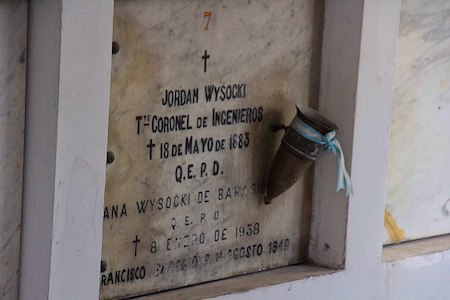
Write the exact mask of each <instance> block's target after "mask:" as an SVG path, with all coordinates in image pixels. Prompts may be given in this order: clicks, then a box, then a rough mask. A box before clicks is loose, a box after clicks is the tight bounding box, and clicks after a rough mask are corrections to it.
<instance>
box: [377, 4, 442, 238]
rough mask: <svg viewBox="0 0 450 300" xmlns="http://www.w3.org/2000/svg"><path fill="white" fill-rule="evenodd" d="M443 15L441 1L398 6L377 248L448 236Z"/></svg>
mask: <svg viewBox="0 0 450 300" xmlns="http://www.w3.org/2000/svg"><path fill="white" fill-rule="evenodd" d="M449 16H450V2H449V1H445V0H440V1H426V0H404V1H402V10H401V15H400V27H399V35H398V38H397V63H396V79H395V84H396V86H395V94H394V102H393V110H392V122H391V133H390V135H391V136H390V141H389V142H390V145H389V164H388V190H387V192H388V194H387V196H388V197H387V201H386V211H385V232H384V243H385V244H391V243H398V242H403V241H407V240H414V239H419V238H425V237H431V236H436V235H442V234H449V233H450V184H449V175H448V174H449V169H450V159H449V155H448V154H449V153H450V139H449V132H450V119H449V116H450V101H449V100H450V17H449Z"/></svg>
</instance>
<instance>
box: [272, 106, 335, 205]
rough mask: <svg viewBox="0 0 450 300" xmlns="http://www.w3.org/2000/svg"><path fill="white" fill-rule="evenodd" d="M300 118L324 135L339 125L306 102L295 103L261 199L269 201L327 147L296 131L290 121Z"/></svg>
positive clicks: (294, 180) (300, 174) (282, 191)
mask: <svg viewBox="0 0 450 300" xmlns="http://www.w3.org/2000/svg"><path fill="white" fill-rule="evenodd" d="M297 118H298V119H300V120H301V121H303V122H305V123H306V124H308V125H309V126H311V127H312V128H313V129H315V130H317V131H318V132H320V133H321V134H323V135H325V134H327V133H328V132H330V131H337V130H339V128H338V127H337V126H336V125H335V124H333V123H332V122H331V121H329V120H328V119H327V118H326V117H324V116H323V115H321V114H320V113H319V112H317V111H315V110H314V109H311V108H309V107H307V106H300V107H299V106H297V115H296V116H295V117H294V119H293V120H292V122H291V125H290V126H289V127H286V132H285V134H284V136H283V139H282V140H281V145H280V147H279V148H278V150H277V153H276V154H275V158H274V160H273V162H272V165H271V167H270V171H269V178H268V181H267V196H266V198H265V200H264V202H265V203H266V204H270V203H271V202H272V199H274V198H276V197H278V196H279V195H281V194H282V193H284V192H285V191H286V190H288V189H289V188H290V187H291V186H292V185H294V183H296V182H297V180H298V179H299V178H300V177H302V176H303V175H304V174H305V172H306V171H307V170H308V168H309V167H310V166H311V164H312V163H313V162H314V161H316V159H317V157H318V156H319V155H320V153H321V152H322V151H323V150H325V149H326V148H327V146H326V145H321V144H318V143H315V142H313V141H311V140H309V139H307V138H305V137H303V136H302V135H300V134H299V133H297V132H296V131H295V130H294V128H292V124H293V123H294V122H295V121H296V119H297Z"/></svg>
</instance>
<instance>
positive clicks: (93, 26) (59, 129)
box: [0, 0, 450, 300]
mask: <svg viewBox="0 0 450 300" xmlns="http://www.w3.org/2000/svg"><path fill="white" fill-rule="evenodd" d="M4 3H5V2H1V4H0V8H2V9H4V7H6V6H2V5H4ZM8 3H12V2H8ZM17 3H19V2H17ZM112 4H113V1H112V0H102V1H87V0H85V1H71V0H62V1H56V0H42V1H33V2H31V3H30V5H31V7H30V23H29V24H30V33H31V34H30V37H29V42H30V45H29V47H30V53H29V63H28V67H29V70H28V87H27V92H28V96H27V101H28V102H27V134H26V145H25V147H26V150H25V159H26V162H25V183H24V185H25V190H24V206H23V207H24V215H23V216H24V218H23V220H24V226H23V239H22V245H23V247H22V253H21V259H22V261H21V282H20V295H21V296H20V297H21V299H47V298H48V299H96V298H97V297H98V286H99V282H98V276H99V264H100V245H101V224H102V215H101V212H102V210H101V207H102V203H103V186H104V174H105V151H106V134H107V113H108V98H109V71H110V53H111V36H112V34H111V33H112V10H113V5H112ZM12 7H14V6H12ZM8 9H9V8H8ZM3 11H4V10H0V17H1V18H0V32H2V30H3V31H4V30H5V29H4V27H2V25H3V24H4V22H13V21H12V19H11V18H8V16H11V14H1V13H2V12H3ZM7 12H8V13H10V12H11V11H8V10H7ZM23 14H24V13H23ZM399 16H400V0H365V1H363V0H340V1H333V0H330V1H327V4H326V19H325V41H324V46H323V47H324V56H323V66H322V89H323V90H322V94H321V104H320V106H321V109H322V110H323V111H325V112H326V113H327V114H329V115H330V116H331V117H332V118H335V117H337V118H340V119H339V122H340V123H341V124H343V125H341V124H340V125H341V126H342V128H343V132H342V133H341V134H342V136H343V144H344V147H345V148H346V149H348V148H349V147H351V148H352V151H350V152H348V153H351V154H352V155H351V156H349V157H348V160H349V162H351V173H352V176H353V183H354V186H355V187H354V188H355V190H354V192H355V193H354V195H353V197H351V198H350V200H349V202H348V209H349V210H348V215H347V213H346V212H345V210H343V208H345V207H346V206H347V203H346V202H344V199H340V198H337V197H336V196H333V197H332V196H327V195H331V193H330V191H328V190H324V191H323V192H322V191H321V190H320V189H319V188H318V186H316V194H315V195H316V196H315V197H319V198H316V201H319V202H317V203H316V207H315V210H316V213H317V214H316V215H315V217H316V218H319V220H317V219H316V223H315V224H314V226H315V227H314V228H315V229H314V230H315V231H314V233H313V237H315V238H316V240H314V241H312V242H313V245H315V246H317V248H316V249H317V252H315V253H314V255H313V257H312V258H313V259H314V260H315V261H318V262H321V263H325V264H328V265H331V266H332V265H336V264H340V263H342V261H343V257H342V255H343V253H344V251H345V269H344V270H341V271H339V272H336V273H333V274H329V275H322V276H318V277H311V278H308V279H303V280H296V281H291V282H286V283H282V284H276V285H272V286H267V287H261V288H257V289H253V290H250V291H247V292H243V293H239V294H231V295H227V296H222V297H219V299H299V298H301V299H395V300H397V299H449V298H450V284H448V282H449V280H450V278H449V274H450V254H449V250H439V251H436V252H434V253H431V254H424V255H414V256H413V257H409V258H404V259H399V260H396V261H394V262H388V263H383V262H382V253H383V248H382V238H383V209H384V201H385V198H386V182H387V181H386V178H387V175H386V174H387V171H386V170H387V153H388V141H389V139H388V137H389V133H388V132H389V131H388V127H389V116H390V110H391V104H392V98H393V89H394V66H395V63H394V60H395V41H396V36H397V28H398V23H399ZM5 20H6V21H5ZM8 20H9V21H8ZM24 23H25V21H22V22H21V23H20V24H24ZM18 28H19V26H14V28H10V27H9V28H8V29H7V31H8V32H14V30H17V29H18ZM11 30H12V31H11ZM0 36H1V37H0V39H2V38H3V35H0ZM347 37H351V38H350V39H346V38H347ZM13 40H14V41H15V39H13ZM2 41H3V40H2ZM4 49H6V48H5V46H4V43H3V42H2V43H0V50H1V53H0V67H4V65H5V63H4V61H3V58H4V57H5V54H4V53H6V52H4V51H5V50H4ZM7 49H10V48H7ZM20 50H23V48H21V49H20ZM20 50H19V51H12V52H11V53H13V54H14V53H16V55H17V54H18V53H19V52H20ZM8 61H9V60H8ZM1 70H2V69H1V68H0V72H1ZM0 74H1V75H2V76H3V73H0ZM2 76H0V87H3V86H2V84H3V83H4V81H2V79H3V78H4V77H2ZM341 78H343V79H341ZM3 91H4V89H3V88H2V89H1V90H0V104H2V103H3V102H2V101H4V99H5V98H2V97H1V96H2V95H3V94H1V93H3ZM8 99H9V98H8ZM333 101H334V102H333ZM16 104H17V103H16ZM19 106H20V105H19ZM14 108H17V107H16V106H14ZM19 109H20V107H19ZM18 117H19V119H20V118H21V115H20V113H19V114H18ZM22 117H23V115H22ZM1 120H2V121H3V117H2V119H1ZM1 128H2V129H1V130H4V128H6V127H3V126H2V127H1ZM0 132H1V134H0V137H1V138H2V140H0V162H2V163H3V161H4V159H5V158H6V159H7V160H8V162H9V157H8V156H7V154H8V153H10V151H5V149H8V147H9V146H10V144H9V143H8V144H5V143H2V141H4V139H3V138H4V137H5V136H8V135H6V133H5V131H0ZM19 137H20V135H19ZM8 141H10V140H9V138H8ZM2 151H5V152H2ZM6 152H8V153H6ZM346 154H347V153H346ZM2 159H3V160H2ZM19 161H20V159H19ZM323 163H324V164H326V163H330V162H327V161H324V162H323ZM319 168H320V166H319ZM12 170H13V171H8V172H12V173H11V174H19V173H20V172H19V170H20V168H17V167H16V166H14V167H13V168H12ZM320 174H321V173H320V172H319V173H318V177H317V178H316V181H317V182H316V184H321V183H330V182H333V178H332V176H331V175H323V177H321V175H320ZM19 176H20V175H19ZM3 178H5V176H2V175H0V184H2V185H0V193H2V192H4V191H7V190H8V189H5V185H3V183H1V180H3ZM6 178H8V179H10V178H11V177H9V176H6ZM6 186H8V187H9V184H6ZM325 186H329V184H328V185H327V184H326V185H325ZM15 193H17V191H16V192H15ZM0 195H2V197H3V194H0ZM14 195H16V197H20V196H17V194H14ZM0 200H2V199H0ZM333 201H336V202H333ZM0 203H2V202H0ZM8 203H10V202H8ZM317 204H318V205H317ZM327 204H329V206H327ZM333 209H336V212H337V214H336V215H333ZM323 212H325V213H323ZM3 215H4V214H2V219H1V220H3ZM327 218H329V221H328V222H327ZM347 220H348V222H347ZM0 222H2V221H0ZM336 222H338V226H336ZM346 222H347V226H345V223H346ZM15 224H17V222H16V223H15ZM13 226H14V225H13ZM1 228H2V236H0V243H1V242H2V241H3V228H4V227H3V225H2V227H1ZM5 228H6V227H5ZM334 230H336V232H338V236H339V238H337V239H336V238H335V237H334V234H333V232H334ZM328 240H331V241H334V242H335V243H336V245H337V247H333V248H331V249H332V252H331V253H330V254H328V253H326V250H325V248H323V247H320V246H321V242H326V241H328ZM344 241H345V242H344ZM8 244H9V243H8ZM0 245H2V248H0V249H1V250H2V253H4V252H3V244H0ZM14 247H15V249H17V243H16V246H14ZM16 261H17V260H16ZM3 262H4V260H1V261H0V263H3ZM9 262H12V263H13V262H14V258H13V259H12V260H8V263H9ZM3 270H5V269H4V268H3V266H1V268H0V275H1V277H0V283H2V284H3V281H2V279H3V278H6V277H3V276H4V275H3V274H4V273H2V272H3ZM13 272H14V268H12V271H11V272H9V271H8V272H6V274H7V276H11V275H12V274H13ZM12 277H14V276H12ZM10 282H12V284H11V285H10V286H14V284H15V283H14V278H13V279H12V281H10ZM0 287H1V289H2V290H1V292H4V291H5V289H4V286H3V285H2V286H0ZM0 295H2V294H0ZM9 295H11V297H13V298H11V299H14V298H15V294H11V293H10V294H9Z"/></svg>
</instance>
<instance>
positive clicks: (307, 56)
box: [100, 0, 323, 299]
mask: <svg viewBox="0 0 450 300" xmlns="http://www.w3.org/2000/svg"><path fill="white" fill-rule="evenodd" d="M322 13H323V6H322V4H321V3H320V2H318V1H312V0H301V1H291V0H281V1H269V0H263V1H238V0H232V1H198V0H183V1H181V0H179V1H163V0H155V1H141V0H122V1H116V2H115V15H114V41H115V42H117V44H115V45H114V53H115V54H113V57H112V82H111V102H110V119H109V137H108V151H109V154H108V158H107V163H108V164H107V174H106V192H105V208H104V229H103V251H102V270H101V274H100V284H101V289H100V291H101V298H102V299H110V298H122V297H128V296H132V295H140V294H147V293H153V292H158V291H163V290H167V289H173V288H178V287H183V286H187V285H192V284H196V283H201V282H206V281H211V280H217V279H221V278H226V277H230V276H235V275H240V274H246V273H250V272H256V271H261V270H266V269H270V268H275V267H280V266H286V265H290V264H297V263H300V262H302V261H304V260H305V258H306V251H307V247H308V240H309V224H310V216H309V214H310V200H311V183H312V174H311V171H312V170H310V172H308V174H307V176H305V177H304V178H302V179H301V180H299V182H298V183H297V184H296V185H294V186H293V187H292V188H291V189H290V190H288V191H287V192H286V193H285V194H283V195H282V196H280V197H279V198H277V199H274V201H273V203H272V204H271V205H268V206H267V205H265V204H264V194H265V189H266V178H267V175H268V170H269V167H270V164H271V161H272V158H273V156H274V154H275V152H276V150H277V148H278V146H279V143H280V140H281V137H282V134H283V132H282V131H279V132H277V133H274V132H273V131H272V130H271V125H272V124H274V123H285V124H288V123H289V122H290V121H291V119H292V118H293V116H294V115H295V104H296V103H299V104H306V105H309V106H312V107H315V106H316V99H317V95H318V83H319V64H320V61H319V58H320V40H321V37H320V34H321V31H322V30H321V24H322Z"/></svg>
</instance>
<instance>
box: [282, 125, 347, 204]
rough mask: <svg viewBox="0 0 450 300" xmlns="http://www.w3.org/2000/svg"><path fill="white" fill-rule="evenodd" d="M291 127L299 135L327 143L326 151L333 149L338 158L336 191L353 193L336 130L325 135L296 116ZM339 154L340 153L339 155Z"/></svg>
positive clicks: (316, 141) (317, 142)
mask: <svg viewBox="0 0 450 300" xmlns="http://www.w3.org/2000/svg"><path fill="white" fill-rule="evenodd" d="M291 127H292V128H293V129H294V130H295V132H297V133H298V134H299V135H301V136H303V137H304V138H307V139H308V140H310V141H312V142H314V143H316V144H319V145H325V146H326V148H325V150H324V151H327V150H331V152H333V154H334V156H335V157H336V160H337V183H336V192H339V191H340V190H345V196H346V197H348V196H349V195H352V194H353V188H352V181H351V178H350V175H349V174H348V172H347V169H346V168H345V161H344V152H343V150H342V147H341V144H340V143H339V141H338V140H337V139H336V131H334V130H333V131H330V132H328V133H327V134H325V135H323V134H321V133H320V132H318V131H317V130H315V129H314V128H312V127H311V126H309V125H308V124H306V123H305V122H303V121H302V120H301V119H300V118H298V117H295V118H294V120H293V121H292V123H291ZM338 154H339V155H338Z"/></svg>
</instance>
